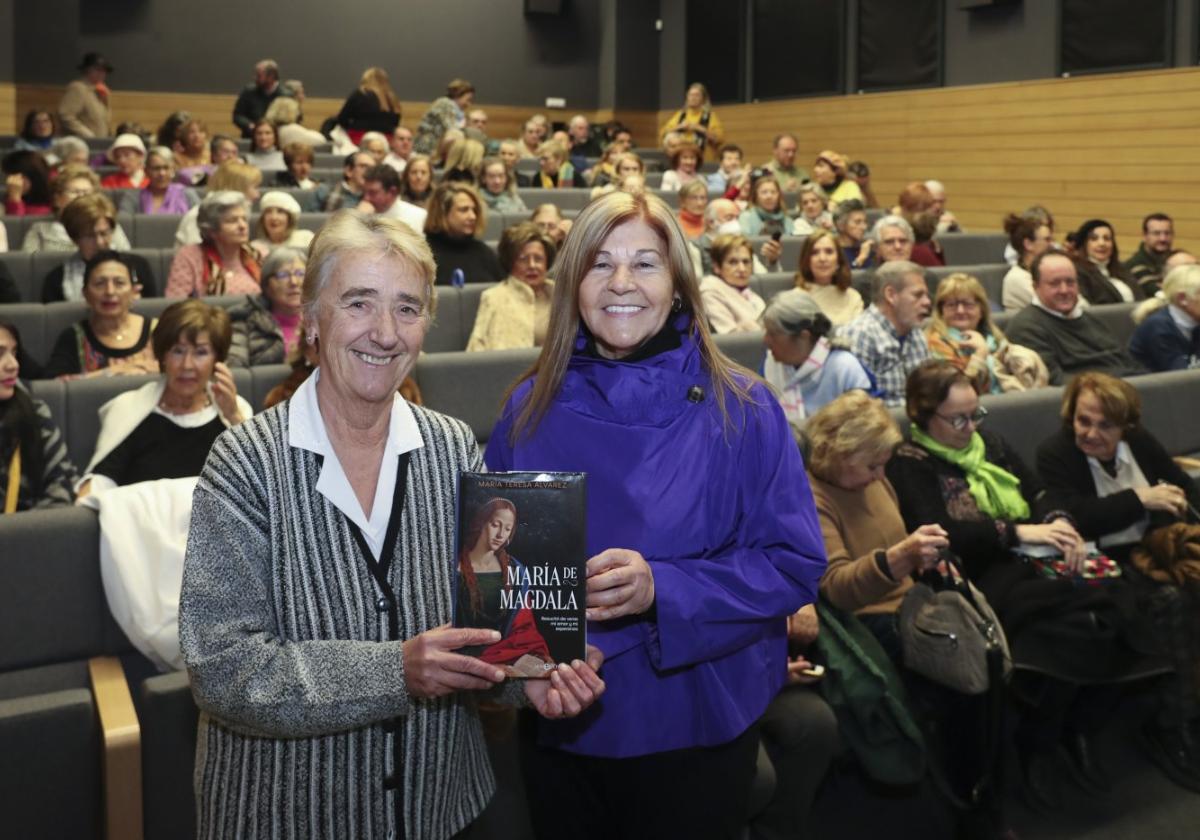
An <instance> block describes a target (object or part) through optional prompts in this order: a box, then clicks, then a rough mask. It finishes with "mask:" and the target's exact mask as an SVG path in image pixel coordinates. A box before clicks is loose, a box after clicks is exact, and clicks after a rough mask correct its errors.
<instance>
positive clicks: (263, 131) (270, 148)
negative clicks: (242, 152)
mask: <svg viewBox="0 0 1200 840" xmlns="http://www.w3.org/2000/svg"><path fill="white" fill-rule="evenodd" d="M246 163H248V164H250V165H251V166H254V167H256V168H258V169H259V170H260V171H262V172H272V173H274V172H280V171H282V170H284V169H287V164H286V163H285V162H284V160H283V152H281V151H280V150H279V133H278V132H277V131H276V130H275V126H274V125H273V124H272V123H269V122H267V121H266V120H262V121H261V122H259V123H258V124H257V125H256V126H254V135H253V136H252V137H251V139H250V151H248V152H246Z"/></svg>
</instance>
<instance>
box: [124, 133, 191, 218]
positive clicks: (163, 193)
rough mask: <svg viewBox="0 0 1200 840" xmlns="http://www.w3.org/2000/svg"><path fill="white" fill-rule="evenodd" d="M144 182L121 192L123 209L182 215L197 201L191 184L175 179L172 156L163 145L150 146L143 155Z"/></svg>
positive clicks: (155, 213)
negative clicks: (186, 185)
mask: <svg viewBox="0 0 1200 840" xmlns="http://www.w3.org/2000/svg"><path fill="white" fill-rule="evenodd" d="M146 176H147V178H148V181H147V183H146V186H145V187H143V188H142V189H140V190H138V191H137V192H125V193H122V194H121V208H120V209H121V212H122V213H144V214H148V215H150V214H153V215H158V214H169V215H183V214H184V213H187V211H188V210H191V209H192V208H193V207H195V206H196V205H197V204H199V203H200V196H199V195H197V194H196V191H195V190H193V189H192V188H191V187H185V186H184V185H183V184H178V183H175V156H174V155H173V154H172V153H171V150H170V149H168V148H167V147H166V146H153V147H151V149H150V152H149V153H148V154H147V155H146Z"/></svg>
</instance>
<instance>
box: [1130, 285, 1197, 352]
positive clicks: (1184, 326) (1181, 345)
mask: <svg viewBox="0 0 1200 840" xmlns="http://www.w3.org/2000/svg"><path fill="white" fill-rule="evenodd" d="M1160 294H1161V297H1155V298H1151V299H1150V300H1148V301H1147V302H1146V303H1143V304H1141V305H1140V306H1138V308H1137V311H1135V312H1134V316H1133V317H1134V320H1136V321H1140V323H1139V324H1138V326H1137V329H1135V330H1134V331H1133V337H1132V338H1131V339H1130V340H1129V352H1130V353H1132V354H1133V357H1134V358H1135V359H1137V360H1138V361H1139V362H1141V363H1142V364H1143V365H1144V366H1145V367H1146V369H1147V370H1152V371H1160V370H1185V369H1187V368H1195V367H1200V265H1180V266H1176V267H1175V268H1173V269H1171V270H1170V271H1169V272H1168V273H1167V276H1166V279H1164V280H1163V286H1162V292H1161V293H1160Z"/></svg>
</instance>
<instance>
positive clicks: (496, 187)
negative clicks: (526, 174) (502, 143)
mask: <svg viewBox="0 0 1200 840" xmlns="http://www.w3.org/2000/svg"><path fill="white" fill-rule="evenodd" d="M481 169H482V173H483V179H482V181H483V183H482V184H481V185H480V190H479V197H480V198H482V199H483V201H484V203H485V204H486V205H487V206H488V209H489V210H491V211H492V212H494V213H528V212H529V208H528V207H526V206H525V202H524V201H522V200H521V196H519V195H517V175H516V173H515V172H514V171H513V170H511V169H509V168H508V165H507V164H506V163H505V162H504V161H503V160H502V159H501V158H498V157H486V158H484V159H483V165H482V167H481Z"/></svg>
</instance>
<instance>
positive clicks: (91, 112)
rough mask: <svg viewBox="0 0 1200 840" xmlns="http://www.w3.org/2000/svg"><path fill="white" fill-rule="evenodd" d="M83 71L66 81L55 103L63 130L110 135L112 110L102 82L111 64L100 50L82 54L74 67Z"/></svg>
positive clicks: (81, 134) (107, 91)
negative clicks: (78, 75)
mask: <svg viewBox="0 0 1200 840" xmlns="http://www.w3.org/2000/svg"><path fill="white" fill-rule="evenodd" d="M77 69H78V70H79V72H80V73H82V74H83V76H82V78H79V79H75V80H74V81H72V82H70V83H68V84H67V89H66V90H65V91H63V96H62V99H60V100H59V102H58V121H59V122H60V123H61V124H62V128H63V131H65V132H66V133H67V134H74V135H75V136H76V137H110V136H112V131H111V130H110V128H109V126H110V125H111V124H112V112H111V110H110V109H109V102H108V97H109V93H110V91H109V89H108V85H107V84H106V83H105V81H106V80H107V79H108V74H109V73H111V72H112V69H113V66H112V65H111V64H109V63H108V59H106V58H105V57H104V56H102V55H100V53H94V52H90V53H87V54H85V55H84V57H83V61H81V62H79V67H78V68H77Z"/></svg>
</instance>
